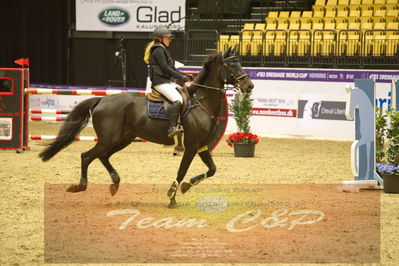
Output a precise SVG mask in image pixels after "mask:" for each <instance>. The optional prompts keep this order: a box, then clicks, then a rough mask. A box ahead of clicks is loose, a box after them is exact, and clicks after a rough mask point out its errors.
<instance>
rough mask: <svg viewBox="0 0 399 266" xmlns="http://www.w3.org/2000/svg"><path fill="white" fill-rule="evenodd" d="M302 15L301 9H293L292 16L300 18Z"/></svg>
mask: <svg viewBox="0 0 399 266" xmlns="http://www.w3.org/2000/svg"><path fill="white" fill-rule="evenodd" d="M300 17H301V11H291V15H290V18H300Z"/></svg>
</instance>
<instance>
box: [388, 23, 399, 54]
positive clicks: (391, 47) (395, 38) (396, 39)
mask: <svg viewBox="0 0 399 266" xmlns="http://www.w3.org/2000/svg"><path fill="white" fill-rule="evenodd" d="M386 28H387V30H391V31H387V36H386V51H385V53H386V55H387V56H398V55H399V30H398V29H399V22H390V23H388V24H387V27H386Z"/></svg>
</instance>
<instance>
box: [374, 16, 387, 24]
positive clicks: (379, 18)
mask: <svg viewBox="0 0 399 266" xmlns="http://www.w3.org/2000/svg"><path fill="white" fill-rule="evenodd" d="M371 20H372V21H373V23H381V22H384V23H385V20H386V19H385V17H372V18H371Z"/></svg>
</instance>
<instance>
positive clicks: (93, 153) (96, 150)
mask: <svg viewBox="0 0 399 266" xmlns="http://www.w3.org/2000/svg"><path fill="white" fill-rule="evenodd" d="M106 152H107V147H106V146H104V145H103V144H102V143H100V142H98V143H97V144H96V146H94V147H93V148H92V149H91V150H88V151H86V152H83V153H82V154H81V155H80V157H81V177H80V182H79V185H76V186H70V187H69V188H68V191H69V192H80V191H84V190H86V188H87V169H88V167H89V165H90V164H91V162H92V161H93V160H95V159H97V158H99V157H100V155H101V154H104V153H106Z"/></svg>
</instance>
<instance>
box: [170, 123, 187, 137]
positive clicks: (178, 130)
mask: <svg viewBox="0 0 399 266" xmlns="http://www.w3.org/2000/svg"><path fill="white" fill-rule="evenodd" d="M183 132H184V130H183V127H182V126H181V125H177V126H174V127H171V128H169V129H168V138H173V137H174V136H176V135H177V134H179V133H183Z"/></svg>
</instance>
